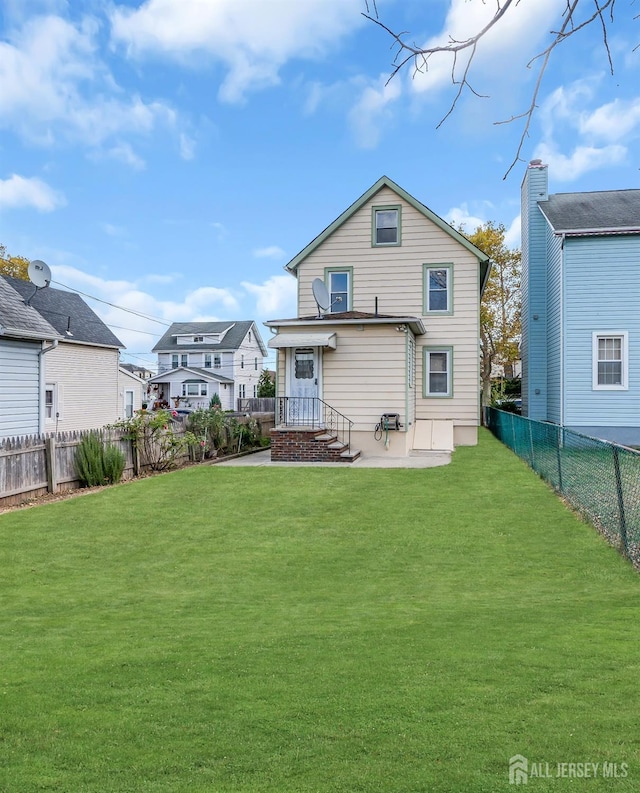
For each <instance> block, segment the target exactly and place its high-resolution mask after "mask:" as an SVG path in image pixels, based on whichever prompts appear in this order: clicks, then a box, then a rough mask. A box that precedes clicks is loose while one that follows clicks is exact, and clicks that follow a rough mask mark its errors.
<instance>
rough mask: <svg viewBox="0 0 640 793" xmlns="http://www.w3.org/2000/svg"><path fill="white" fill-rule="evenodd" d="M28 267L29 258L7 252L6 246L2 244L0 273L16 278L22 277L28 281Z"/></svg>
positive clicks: (0, 247) (0, 249) (0, 248)
mask: <svg viewBox="0 0 640 793" xmlns="http://www.w3.org/2000/svg"><path fill="white" fill-rule="evenodd" d="M28 267H29V259H25V257H24V256H12V255H11V254H9V253H7V249H6V247H5V246H4V245H2V244H0V275H10V276H13V277H14V278H21V279H22V280H23V281H28V280H29V276H28V275H27V268H28Z"/></svg>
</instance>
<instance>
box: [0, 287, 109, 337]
mask: <svg viewBox="0 0 640 793" xmlns="http://www.w3.org/2000/svg"><path fill="white" fill-rule="evenodd" d="M5 278H6V280H7V281H8V282H9V283H10V284H11V286H12V287H13V288H14V289H15V290H16V292H19V293H20V294H21V295H22V297H23V298H24V299H25V300H29V303H30V305H31V306H33V308H34V309H36V311H37V312H38V313H39V314H40V316H41V317H43V318H44V319H45V320H46V321H47V322H48V323H49V324H50V325H52V326H53V327H54V328H55V329H56V331H57V334H56V335H57V336H58V338H61V339H63V340H64V341H69V342H79V343H81V344H97V345H100V346H101V347H124V344H123V343H122V342H121V341H120V339H119V338H118V337H117V336H115V335H114V334H113V333H112V332H111V330H109V328H108V327H107V326H106V325H105V323H104V322H103V321H102V320H101V319H100V317H99V316H98V315H97V314H96V313H95V311H93V310H92V309H90V308H89V306H88V305H87V304H86V303H85V302H84V300H83V299H82V298H81V297H80V295H77V294H76V293H75V292H66V291H64V290H63V289H54V288H53V287H52V286H48V287H47V288H46V289H38V291H37V292H35V291H34V290H35V287H34V285H33V284H32V283H31V282H30V281H22V280H21V279H20V278H12V277H10V276H5Z"/></svg>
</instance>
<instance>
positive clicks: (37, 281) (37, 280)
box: [27, 259, 51, 289]
mask: <svg viewBox="0 0 640 793" xmlns="http://www.w3.org/2000/svg"><path fill="white" fill-rule="evenodd" d="M27 275H28V276H29V280H30V281H31V283H32V284H34V285H35V286H37V287H38V289H44V288H45V287H47V286H49V284H50V283H51V270H50V269H49V265H48V264H45V262H42V261H40V259H34V260H33V261H32V262H29V267H28V268H27Z"/></svg>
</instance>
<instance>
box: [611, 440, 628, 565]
mask: <svg viewBox="0 0 640 793" xmlns="http://www.w3.org/2000/svg"><path fill="white" fill-rule="evenodd" d="M613 469H614V471H615V473H616V490H617V491H618V513H619V515H620V539H621V540H622V550H623V553H624V555H625V556H626V557H627V558H628V557H629V548H628V546H627V517H626V515H625V511H624V493H623V491H622V476H621V474H620V457H619V452H618V447H617V446H613Z"/></svg>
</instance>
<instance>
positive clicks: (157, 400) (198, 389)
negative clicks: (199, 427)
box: [147, 320, 267, 410]
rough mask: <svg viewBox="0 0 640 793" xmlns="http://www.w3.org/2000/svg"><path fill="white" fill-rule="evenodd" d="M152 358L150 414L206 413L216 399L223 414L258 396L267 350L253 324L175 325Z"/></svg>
mask: <svg viewBox="0 0 640 793" xmlns="http://www.w3.org/2000/svg"><path fill="white" fill-rule="evenodd" d="M152 352H156V353H157V354H158V374H157V375H156V376H155V377H151V378H149V380H148V381H147V398H148V407H149V408H150V409H153V408H159V407H171V408H176V407H186V408H193V409H197V408H208V407H209V404H210V402H211V398H212V397H213V395H214V394H217V395H218V396H219V397H220V403H221V405H222V409H223V410H236V409H237V407H238V402H237V401H238V400H239V399H244V398H248V397H255V396H257V389H258V381H259V379H260V375H261V373H262V369H263V364H264V359H265V358H266V356H267V350H266V347H265V345H264V342H263V341H262V337H261V336H260V333H259V332H258V330H257V328H256V325H255V322H254V321H253V320H240V321H237V322H233V321H231V322H174V323H173V324H172V325H171V327H170V328H169V329H168V330H167V332H166V333H165V334H164V336H163V337H162V338H161V339H160V341H159V342H158V343H157V344H156V345H155V347H154V348H153V350H152Z"/></svg>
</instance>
